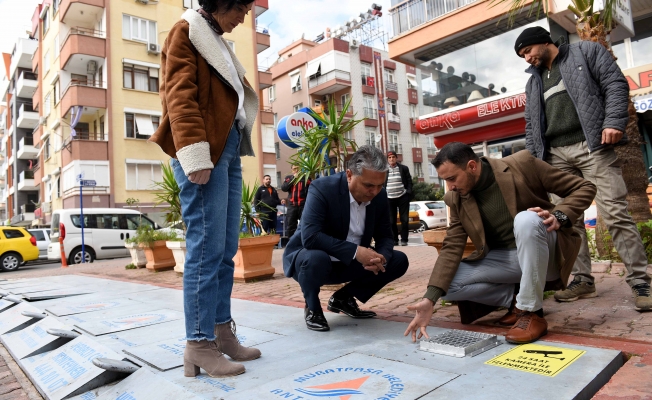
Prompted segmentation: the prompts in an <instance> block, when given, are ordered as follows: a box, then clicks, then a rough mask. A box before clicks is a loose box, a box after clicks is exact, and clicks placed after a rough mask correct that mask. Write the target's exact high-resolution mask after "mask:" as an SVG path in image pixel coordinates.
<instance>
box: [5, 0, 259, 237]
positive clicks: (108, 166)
mask: <svg viewBox="0 0 652 400" xmlns="http://www.w3.org/2000/svg"><path fill="white" fill-rule="evenodd" d="M188 8H193V9H196V8H198V4H197V1H196V0H159V1H148V0H111V1H109V0H44V1H43V3H42V4H40V5H39V6H38V7H37V9H36V10H35V12H34V16H33V18H32V35H31V37H32V38H34V39H35V40H26V39H25V40H23V39H21V41H19V43H23V44H22V46H25V44H24V43H30V44H31V45H32V47H31V48H29V49H26V50H24V51H23V52H24V54H26V55H28V57H27V61H28V63H27V64H29V65H27V64H25V65H24V66H23V64H20V67H21V68H27V70H26V72H29V73H33V75H30V77H33V78H35V81H36V85H34V86H35V87H34V89H35V92H34V93H32V94H33V96H32V95H30V97H29V100H30V101H29V107H30V108H29V110H30V112H32V110H34V111H33V112H34V114H35V115H34V117H35V121H36V124H33V126H30V127H27V128H25V129H28V130H29V135H28V134H27V133H28V132H27V131H25V132H24V134H23V135H22V136H21V135H19V136H17V137H16V139H17V142H16V145H15V147H13V148H16V149H18V152H20V147H19V144H20V143H21V142H20V140H21V139H22V137H23V136H25V137H27V136H29V138H30V139H31V140H33V144H34V146H35V150H36V151H32V152H30V153H28V156H29V157H27V158H26V159H25V162H23V161H18V162H17V165H19V166H25V165H27V166H29V170H30V174H31V175H32V176H33V178H32V179H33V182H29V183H30V184H32V186H25V187H26V188H28V189H34V190H32V191H31V192H25V195H24V196H23V197H20V198H17V199H16V203H11V204H10V202H8V203H7V206H8V207H7V208H8V210H9V218H10V219H11V221H10V222H12V223H14V218H15V216H16V215H18V214H17V213H16V212H13V213H12V208H11V207H13V204H29V202H33V203H36V206H37V207H36V208H35V209H33V210H32V211H33V212H34V215H28V214H25V215H24V217H21V220H22V221H23V223H24V224H26V225H48V224H49V223H50V220H51V215H52V211H53V210H56V209H61V208H71V207H79V205H80V202H81V201H80V200H81V198H80V188H79V183H78V180H79V179H80V178H81V179H85V180H94V181H95V182H96V186H94V187H86V188H84V189H83V204H84V207H137V208H138V209H139V210H140V211H141V212H144V213H146V214H148V215H149V216H150V217H152V218H153V219H154V220H157V221H159V222H162V221H163V214H164V207H165V206H164V205H157V204H156V199H155V195H154V187H153V183H154V182H156V181H161V163H166V162H168V157H167V156H166V155H165V154H164V153H163V152H162V151H161V150H160V148H159V147H158V146H157V145H155V144H153V143H149V142H147V139H149V137H150V136H151V135H152V134H153V133H154V131H155V130H156V128H157V127H158V124H159V121H160V118H161V115H162V113H161V102H160V97H159V93H158V91H159V78H160V77H159V71H160V51H161V47H162V45H163V43H164V41H165V38H166V36H167V33H168V32H169V31H170V29H171V28H172V26H173V25H174V24H175V23H176V22H177V21H178V20H179V18H180V16H181V15H182V14H183V12H185V11H186V10H187V9H188ZM266 9H267V0H257V1H256V7H255V12H254V13H251V15H249V16H248V17H247V19H246V21H245V23H244V24H243V25H242V26H239V27H238V28H237V29H236V30H234V32H232V33H231V34H226V35H225V38H226V39H228V40H229V44H230V45H231V46H232V48H233V49H234V50H235V52H236V54H237V56H238V58H239V59H240V61H241V62H242V64H243V65H244V67H245V69H246V70H247V71H248V73H247V77H248V80H249V81H250V82H251V83H252V85H256V86H257V85H258V83H259V81H260V80H261V78H259V72H258V66H257V57H256V55H257V54H258V53H260V52H261V51H263V50H265V49H266V48H268V47H269V34H268V33H266V32H265V33H264V32H256V26H255V18H256V17H257V16H258V15H260V14H261V13H262V12H264V11H265V10H266ZM21 54H22V53H21ZM12 60H13V56H12ZM23 61H24V60H21V62H23ZM12 62H13V61H12ZM12 65H13V64H12ZM262 76H263V77H264V73H262ZM24 103H25V104H27V102H24ZM12 104H14V103H12ZM16 104H18V103H16ZM21 104H22V103H21ZM18 110H19V111H20V109H18ZM26 110H27V108H25V109H24V111H26ZM11 115H13V114H11ZM258 121H259V122H258V124H257V126H255V127H254V130H253V132H252V139H253V144H254V148H255V149H257V150H258V152H257V153H258V157H256V158H251V157H249V158H243V177H244V179H245V180H247V181H249V182H253V181H254V180H256V179H258V178H259V177H260V174H261V173H262V159H263V157H262V154H260V153H262V142H261V137H260V136H261V135H260V132H261V129H260V118H259V119H258ZM26 140H27V139H26ZM23 145H24V146H27V145H28V142H24V143H23ZM25 148H26V149H28V148H27V147H25ZM28 150H31V149H28ZM11 154H12V153H11ZM11 154H8V155H9V158H11ZM20 160H22V159H20ZM11 161H13V160H11ZM9 164H10V165H11V163H9ZM0 171H1V169H0ZM16 171H19V170H18V169H17V170H16ZM16 174H17V175H16ZM14 175H16V180H17V181H18V183H19V184H20V182H21V175H20V172H15V173H14ZM28 175H29V174H27V175H26V176H25V177H24V178H25V179H27V178H28ZM7 182H8V184H7V185H8V187H9V191H8V193H10V192H11V188H12V187H13V186H10V185H9V183H10V181H9V180H7ZM11 182H13V181H11ZM25 182H27V181H25ZM18 187H19V186H18V185H17V188H18ZM17 190H20V189H17ZM28 195H29V196H31V197H29V198H28V197H27V196H28ZM27 200H29V201H27ZM21 201H22V202H21ZM14 208H15V207H14ZM17 210H18V209H17ZM25 211H27V209H26V210H25Z"/></svg>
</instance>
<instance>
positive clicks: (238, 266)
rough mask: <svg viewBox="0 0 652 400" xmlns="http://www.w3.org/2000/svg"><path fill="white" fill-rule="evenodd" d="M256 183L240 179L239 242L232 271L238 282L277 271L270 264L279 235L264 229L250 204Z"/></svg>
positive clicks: (256, 278) (259, 277) (262, 276)
mask: <svg viewBox="0 0 652 400" xmlns="http://www.w3.org/2000/svg"><path fill="white" fill-rule="evenodd" d="M257 187H258V183H257V182H256V183H254V187H253V188H252V187H250V186H249V185H247V184H245V183H244V182H242V203H241V205H240V241H239V242H238V252H237V253H236V255H235V257H233V262H234V263H235V271H234V274H233V278H234V279H235V280H236V281H240V282H251V281H253V280H261V279H269V278H271V277H272V276H274V272H276V270H275V269H274V267H273V266H272V253H273V251H274V246H276V245H277V244H278V241H279V239H280V235H278V234H276V233H275V232H265V231H264V230H263V227H262V224H261V223H260V219H261V218H264V215H261V214H259V213H258V212H257V211H256V210H255V209H254V206H253V201H254V196H255V194H256V188H257Z"/></svg>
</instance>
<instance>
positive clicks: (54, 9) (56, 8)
mask: <svg viewBox="0 0 652 400" xmlns="http://www.w3.org/2000/svg"><path fill="white" fill-rule="evenodd" d="M59 2H61V0H53V1H52V19H54V16H55V15H57V12H58V11H59Z"/></svg>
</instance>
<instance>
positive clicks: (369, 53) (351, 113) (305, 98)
mask: <svg viewBox="0 0 652 400" xmlns="http://www.w3.org/2000/svg"><path fill="white" fill-rule="evenodd" d="M278 55H279V59H278V61H277V62H276V63H275V64H274V65H273V66H272V67H271V68H270V70H271V73H272V79H273V85H272V87H270V88H268V89H266V90H265V91H264V92H265V93H264V95H263V101H264V102H265V107H266V109H269V110H270V111H271V113H272V114H273V116H272V119H273V120H274V125H276V124H277V123H278V120H280V119H281V118H282V117H284V116H286V115H290V114H292V113H293V112H296V111H297V110H299V109H301V108H304V107H310V108H312V109H313V110H315V111H317V112H320V111H322V110H327V107H328V103H329V102H330V101H332V102H334V103H335V106H336V110H337V112H338V113H340V112H342V110H343V106H344V104H346V102H347V101H348V100H351V103H350V107H349V109H348V110H347V112H346V114H345V119H351V118H355V119H362V118H365V120H364V121H363V122H361V123H360V124H358V125H357V126H356V127H355V128H354V129H353V131H351V132H348V138H349V139H353V140H354V141H355V142H356V143H357V144H358V145H359V146H360V145H364V144H368V145H373V146H377V147H379V148H381V149H382V150H383V151H385V152H386V151H389V150H393V151H395V152H396V153H397V155H398V158H399V161H400V162H401V163H403V164H404V165H407V166H408V167H409V168H410V171H411V173H412V176H413V177H416V178H418V179H419V180H421V181H425V182H437V183H438V179H437V178H436V172H435V171H434V168H433V169H429V168H428V165H429V164H428V163H427V160H428V155H429V154H434V145H433V142H432V140H431V139H429V138H425V137H423V136H422V135H419V134H418V133H417V130H416V126H415V124H414V123H415V120H416V117H417V116H418V115H420V114H421V113H428V112H431V111H432V109H429V108H428V107H426V106H425V105H424V104H423V102H422V101H420V100H419V99H420V98H421V96H420V95H419V93H420V91H421V88H420V84H419V72H418V70H417V69H415V68H414V67H413V66H409V65H405V64H403V63H400V62H398V63H397V62H394V61H392V60H390V59H389V57H388V53H387V52H385V51H383V50H379V49H375V48H371V47H368V46H364V45H361V44H359V43H357V42H355V41H350V42H349V41H345V40H341V39H337V38H332V39H328V40H327V41H325V42H322V43H315V42H312V41H308V40H305V39H301V40H298V41H296V42H294V43H292V44H291V45H289V46H287V47H286V48H284V49H282V50H281V51H280V52H279V54H278ZM274 125H272V126H271V127H270V128H269V129H270V133H269V136H273V138H274V147H275V152H276V165H275V167H276V170H275V171H274V172H275V174H272V173H271V172H272V171H271V168H270V170H269V175H271V176H272V177H274V176H275V177H276V179H275V181H276V184H277V185H279V186H280V184H281V182H282V181H283V179H284V177H285V176H286V175H288V174H290V165H289V163H288V159H289V158H290V157H291V156H292V154H294V153H295V151H296V150H294V149H291V148H289V147H288V146H286V145H285V144H284V143H283V142H282V141H281V140H280V139H279V138H278V137H277V135H275V134H273V133H271V132H273V129H274V128H273V126H274Z"/></svg>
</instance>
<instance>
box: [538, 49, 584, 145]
mask: <svg viewBox="0 0 652 400" xmlns="http://www.w3.org/2000/svg"><path fill="white" fill-rule="evenodd" d="M541 79H543V99H544V101H545V104H546V123H547V125H548V129H546V134H545V136H546V141H547V142H548V145H549V147H563V146H570V145H571V144H575V143H579V142H581V141H583V140H586V139H585V137H584V132H583V131H582V124H581V122H580V117H579V116H578V115H577V110H576V109H575V105H574V104H573V100H571V98H570V95H569V94H568V92H567V91H566V86H565V85H564V81H563V80H562V79H561V72H560V71H559V64H558V63H557V59H555V60H554V61H553V62H552V67H551V69H550V71H548V70H547V69H545V68H544V69H543V73H542V74H541Z"/></svg>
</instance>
